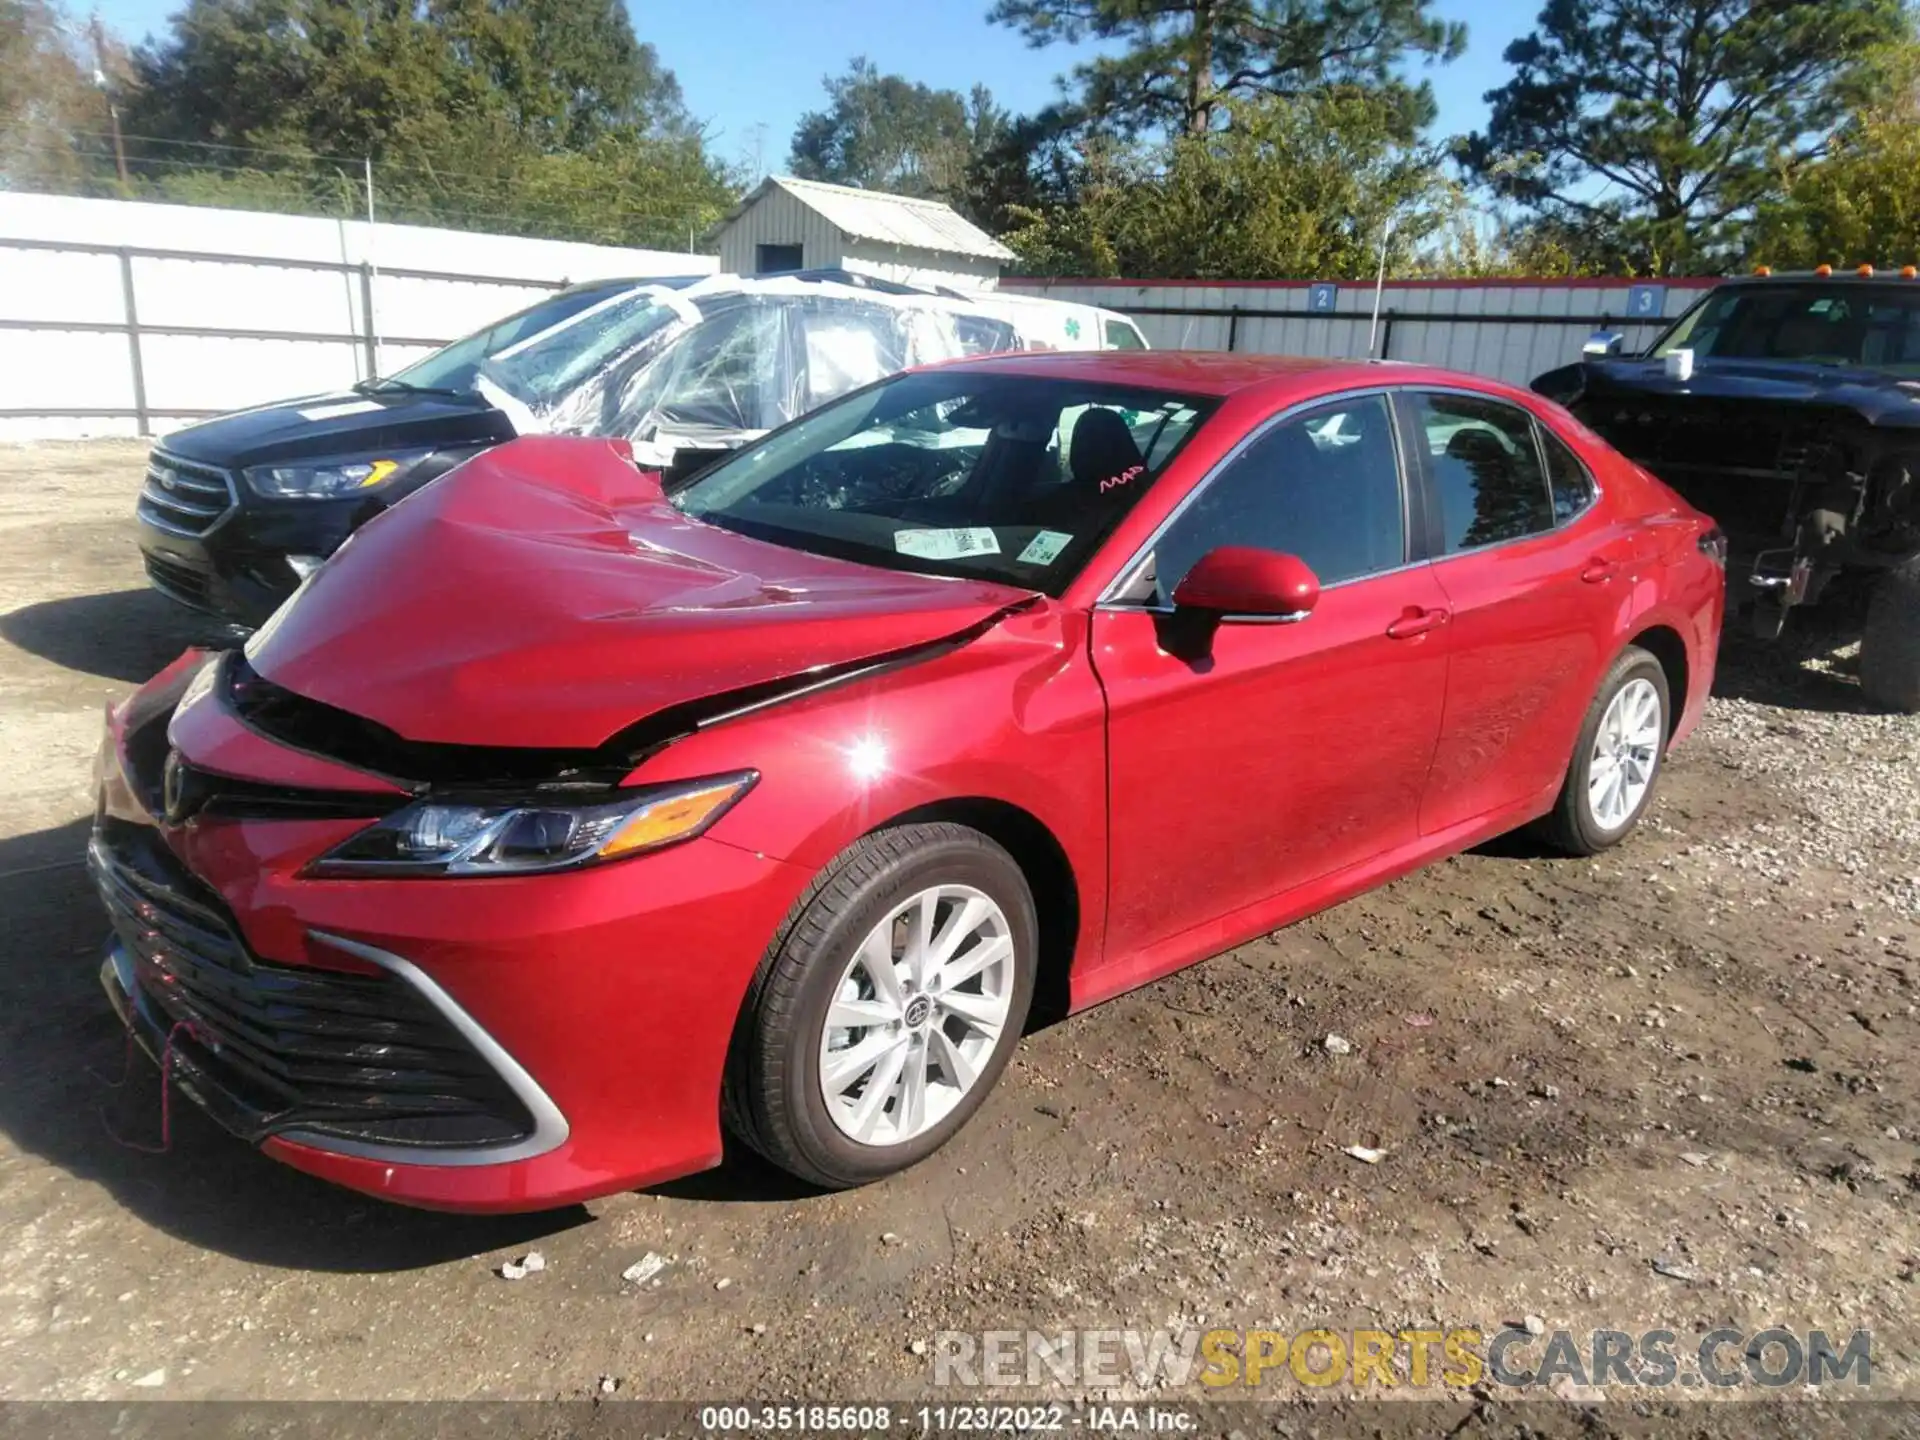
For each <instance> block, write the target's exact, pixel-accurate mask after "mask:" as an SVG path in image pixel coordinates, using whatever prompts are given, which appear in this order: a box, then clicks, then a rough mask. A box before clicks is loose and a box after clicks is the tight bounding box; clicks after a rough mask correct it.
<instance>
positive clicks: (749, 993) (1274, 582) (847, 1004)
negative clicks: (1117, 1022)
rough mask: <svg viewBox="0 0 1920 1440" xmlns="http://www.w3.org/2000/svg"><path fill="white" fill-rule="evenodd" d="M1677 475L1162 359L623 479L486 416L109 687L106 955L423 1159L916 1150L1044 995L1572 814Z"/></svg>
mask: <svg viewBox="0 0 1920 1440" xmlns="http://www.w3.org/2000/svg"><path fill="white" fill-rule="evenodd" d="M1723 564H1724V542H1723V541H1722V539H1721V537H1720V535H1719V532H1718V531H1717V530H1715V529H1714V527H1713V525H1712V523H1711V522H1710V521H1709V520H1708V519H1707V518H1706V517H1705V516H1703V515H1701V514H1700V513H1699V512H1697V511H1695V510H1693V509H1691V508H1689V507H1688V506H1687V505H1686V504H1685V503H1684V502H1683V501H1681V500H1680V499H1678V498H1677V497H1676V496H1675V495H1674V494H1673V493H1672V492H1671V491H1669V490H1668V489H1666V488H1665V487H1664V486H1663V485H1661V484H1660V483H1659V482H1658V481H1657V480H1655V479H1653V478H1652V477H1651V476H1649V475H1648V474H1647V473H1646V472H1645V471H1643V470H1640V469H1638V468H1637V467H1635V466H1634V465H1632V464H1631V463H1629V462H1628V461H1626V460H1624V459H1622V458H1621V457H1620V456H1619V455H1617V454H1616V453H1615V452H1613V451H1612V450H1610V449H1608V448H1607V447H1606V445H1605V444H1603V443H1602V442H1601V441H1600V440H1598V439H1596V438H1595V437H1594V436H1593V435H1592V434H1590V433H1589V432H1588V431H1586V430H1585V429H1583V428H1582V427H1581V426H1580V425H1579V424H1578V423H1577V422H1575V421H1574V420H1572V419H1571V418H1570V417H1569V416H1568V415H1567V414H1566V413H1565V412H1564V411H1562V410H1560V409H1559V408H1558V407H1557V406H1554V405H1552V404H1551V403H1549V402H1547V401H1544V400H1542V399H1540V398H1538V397H1536V396H1533V395H1529V394H1526V393H1524V392H1521V391H1518V390H1513V389H1510V388H1508V387H1506V386H1503V385H1498V384H1494V383H1491V382H1488V381H1484V380H1479V379H1474V378H1470V377H1467V376H1463V375H1455V374H1450V373H1446V372H1443V371H1438V370H1426V369H1416V368H1409V367H1405V366H1398V365H1365V364H1345V363H1324V362H1307V361H1292V360H1276V359H1271V358H1259V357H1250V356H1239V355H1198V354H1177V353H1173V354H1170V353H1163V352H1144V353H1142V352H1132V353H1128V352H1120V353H1096V354H1075V355H1062V354H1042V355H1017V356H1003V357H998V358H993V359H982V360H974V361H964V362H960V363H957V364H952V365H946V366H941V367H937V368H934V369H930V370H923V371H918V372H913V373H909V374H905V375H900V376H896V377H894V378H892V379H889V380H884V381H881V382H880V383H878V384H876V385H873V386H871V387H869V388H867V389H865V390H862V391H859V392H857V393H855V394H853V395H850V396H848V397H846V398H844V399H842V400H839V401H836V402H835V403H833V404H830V405H828V406H826V407H825V408H824V409H821V410H818V411H816V412H814V413H813V414H811V415H809V416H807V417H806V418H804V419H802V420H800V421H798V422H796V423H794V424H792V425H789V426H787V427H786V428H785V429H783V430H780V431H777V432H775V433H774V434H772V435H770V436H768V437H767V438H766V439H765V440H763V441H761V442H760V443H758V444H756V445H753V446H751V447H749V448H747V449H744V450H741V451H738V452H736V453H734V454H733V455H731V456H730V457H728V458H727V459H725V460H723V461H721V462H720V463H718V464H717V465H715V466H714V467H713V468H711V469H709V470H707V471H706V472H705V473H704V474H703V475H702V476H701V477H700V478H698V479H697V480H695V481H694V482H693V483H691V484H690V485H689V486H687V487H686V488H684V489H681V490H679V491H678V492H677V493H675V494H673V495H671V496H669V495H667V494H665V493H664V492H663V491H662V489H661V486H660V484H659V481H658V478H657V477H655V476H653V475H649V474H646V473H643V472H641V471H639V470H638V469H636V468H635V466H634V465H633V464H632V463H631V461H630V459H629V458H628V457H627V455H626V453H625V452H624V451H623V450H622V449H621V447H619V446H618V445H617V444H614V443H610V442H605V441H592V440H559V439H546V438H529V439H524V440H520V441H517V442H515V443H513V444H510V445H507V446H504V447H502V448H500V449H497V450H493V451H490V452H489V453H487V454H485V455H482V456H480V457H478V458H476V459H473V460H470V461H468V462H467V463H466V464H465V465H463V466H461V467H460V468H459V469H458V470H457V471H455V472H453V473H452V474H451V475H449V476H448V477H447V478H445V479H443V480H441V481H439V482H437V483H435V484H434V485H431V486H429V487H427V488H425V489H424V490H422V491H420V492H419V493H418V494H416V495H414V496H412V497H411V498H409V499H408V500H407V501H406V502H405V503H404V504H401V505H398V506H396V507H394V508H393V509H392V510H391V511H389V512H388V513H386V514H384V515H382V516H381V517H380V518H378V519H377V520H375V521H374V522H373V523H371V524H370V525H368V526H366V527H365V528H364V529H362V530H361V531H360V532H359V533H358V534H357V535H356V536H355V537H354V538H353V540H352V541H351V542H350V543H349V544H348V545H347V546H346V548H345V549H343V550H342V551H341V552H340V553H339V554H338V555H337V556H336V557H335V558H334V559H333V560H331V561H330V562H329V563H328V564H327V565H326V566H324V567H322V568H321V569H320V570H319V571H318V572H316V573H315V574H314V575H313V576H312V577H311V578H310V579H309V580H308V582H307V583H306V584H305V585H304V586H303V587H302V589H301V592H300V593H298V594H297V595H295V597H294V598H293V599H292V600H291V601H289V602H288V604H287V605H286V606H285V607H284V608H283V609H282V610H281V611H280V612H279V613H278V614H277V615H275V616H274V618H273V619H272V621H271V622H270V623H269V624H268V625H267V626H266V627H264V628H263V629H262V630H261V631H260V632H259V633H258V634H256V635H255V636H254V637H253V639H252V641H251V642H250V643H249V644H248V645H247V647H246V649H245V651H244V652H233V653H226V654H220V655H208V654H205V653H199V652H194V653H189V654H188V655H185V656H183V657H181V659H180V660H179V661H177V662H176V663H175V664H174V665H173V666H171V667H170V668H169V669H168V670H167V671H166V672H165V673H163V674H161V675H160V676H158V677H156V678H155V679H154V680H153V681H152V682H150V683H149V684H148V685H147V686H146V687H144V688H143V689H142V690H141V691H139V692H138V693H137V694H136V695H135V696H133V697H132V698H131V699H130V700H128V701H127V702H126V703H125V704H123V705H121V706H119V707H118V708H116V709H114V710H113V711H112V712H111V713H110V716H109V724H108V735H107V738H106V742H105V744H104V746H103V748H102V752H101V760H100V767H99V775H100V798H99V809H98V819H97V823H96V826H95V830H94V834H93V839H92V844H91V861H92V866H93V870H94V873H95V876H96V878H97V881H98V885H99V890H100V893H101V895H102V897H103V898H104V900H105V902H106V907H107V909H108V911H109V913H110V915H111V917H112V921H113V928H114V933H115V938H114V939H113V941H112V943H111V945H110V947H109V952H108V955H107V958H106V962H105V965H104V966H103V971H102V979H103V981H104V983H105V985H106V988H107V992H108V994H109V996H110V997H111V999H112V1002H113V1004H114V1006H115V1007H116V1008H117V1009H118V1011H119V1013H120V1015H121V1016H122V1018H123V1019H124V1020H125V1022H126V1023H127V1024H128V1026H129V1027H131V1029H132V1030H133V1032H134V1033H135V1034H136V1035H137V1036H138V1037H140V1039H141V1040H142V1042H143V1043H144V1044H145V1046H146V1047H147V1049H148V1050H149V1051H150V1052H151V1053H153V1054H154V1055H155V1056H156V1057H158V1058H160V1059H161V1062H162V1064H163V1066H164V1067H165V1068H166V1069H167V1071H168V1073H169V1075H170V1077H171V1079H172V1081H173V1082H174V1083H177V1084H178V1085H179V1087H180V1088H181V1089H182V1090H183V1091H185V1092H186V1093H187V1094H188V1095H190V1096H191V1097H192V1098H193V1099H195V1100H196V1101H198V1102H199V1103H200V1104H201V1105H203V1106H204V1107H205V1108H206V1109H207V1110H208V1111H209V1112H211V1113H212V1114H213V1115H214V1116H215V1117H216V1118H217V1119H218V1120H219V1121H220V1122H221V1123H222V1124H224V1125H225V1126H226V1127H227V1128H229V1129H230V1130H232V1131H233V1132H234V1133H236V1134H237V1135H239V1136H240V1137H241V1138H243V1139H244V1140H247V1141H249V1142H252V1143H255V1144H258V1145H260V1146H262V1147H263V1148H264V1149H265V1150H266V1151H267V1152H268V1153H270V1154H272V1155H274V1156H276V1157H277V1158H279V1159H281V1160H283V1161H285V1162H286V1163H288V1164H290V1165H295V1166H298V1167H299V1168H301V1169H303V1170H307V1171H311V1172H312V1173H314V1174H316V1175H321V1176H324V1177H326V1178H328V1179H330V1180H334V1181H337V1182H339V1183H341V1184H343V1185H348V1186H352V1187H354V1188H355V1189H359V1190H363V1191H366V1192H368V1193H370V1194H374V1195H380V1196H384V1197H387V1198H389V1199H393V1200H399V1201H405V1202H408V1203H412V1204H417V1205H425V1206H436V1207H444V1208H449V1209H463V1210H513V1209H533V1208H538V1207H543V1206H551V1205H557V1204H561V1203H564V1202H570V1201H575V1200H579V1199H583V1198H586V1197H589V1196H594V1195H601V1194H606V1193H608V1192H612V1191H616V1190H620V1189H625V1188H629V1187H633V1186H638V1185H644V1184H648V1183H651V1182H655V1181H659V1180H663V1179H667V1178H669V1177H672V1176H677V1175H682V1174H685V1173H687V1172H689V1171H693V1170H698V1169H701V1168H703V1167H705V1166H710V1165H712V1164H714V1163H716V1162H717V1161H718V1160H719V1158H720V1154H721V1134H722V1130H723V1128H725V1129H729V1130H731V1131H732V1132H733V1133H734V1134H735V1135H736V1136H738V1137H739V1138H740V1139H741V1140H743V1141H745V1142H746V1143H748V1144H749V1145H751V1146H753V1147H754V1148H755V1149H757V1150H759V1151H760V1152H761V1153H763V1154H764V1155H766V1156H768V1157H769V1158H770V1159H772V1160H773V1161H774V1162H776V1163H777V1164H779V1165H781V1166H784V1167H785V1168H786V1169H788V1170H790V1171H792V1172H793V1173H794V1174H796V1175H798V1176H801V1177H804V1178H805V1179H806V1180H809V1181H812V1182H815V1183H817V1184H820V1185H823V1186H845V1185H856V1184H859V1183H862V1182H864V1181H869V1180H873V1179H875V1178H877V1177H879V1176H883V1175H886V1174H888V1173H890V1172H892V1171H895V1170H899V1169H901V1168H902V1167H904V1166H907V1165H911V1164H913V1163H914V1162H915V1161H917V1160H919V1159H921V1158H922V1157H924V1156H926V1155H927V1154H928V1153H930V1152H931V1151H933V1150H935V1149H937V1148H938V1147H939V1146H940V1145H941V1144H943V1143H944V1142H945V1141H946V1140H947V1139H948V1138H949V1137H951V1136H952V1135H953V1134H954V1132H955V1131H957V1130H958V1129H959V1128H960V1127H961V1126H962V1125H964V1124H965V1123H966V1121H967V1119H968V1117H969V1116H971V1115H972V1114H973V1112H974V1111H975V1110H976V1109H978V1108H979V1106H980V1104H981V1102H982V1101H983V1100H984V1099H985V1097H986V1095H987V1092H988V1091H989V1090H990V1089H991V1088H992V1086H993V1084H994V1081H995V1079H996V1078H997V1077H998V1076H999V1074H1000V1072H1001V1071H1002V1070H1003V1069H1004V1068H1005V1066H1006V1064H1007V1060H1008V1056H1009V1054H1010V1052H1011V1051H1012V1049H1013V1047H1014V1046H1015V1045H1017V1044H1018V1043H1019V1038H1020V1034H1021V1031H1022V1028H1023V1027H1024V1026H1025V1024H1026V1023H1027V1021H1028V1018H1029V1014H1030V1011H1037V1010H1041V1009H1075V1008H1080V1007H1085V1006H1088V1005H1093V1004H1096V1003H1098V1002H1099V1001H1102V1000H1105V999H1107V998H1108V997H1109V996H1112V995H1115V994H1118V993H1119V992H1121V991H1123V990H1127V989H1129V988H1131V987H1133V986H1136V985H1140V984H1143V983H1144V982H1146V981H1149V980H1152V979H1153V978H1155V977H1156V976H1160V975H1164V974H1166V973H1167V972H1168V971H1170V970H1174V969H1177V968H1178V967H1180V966H1183V965H1188V964H1191V963H1193V962H1194V961H1196V960H1200V959H1202V958H1204V957H1206V956H1209V955H1212V954H1215V953H1217V952H1219V951H1221V950H1224V949H1226V948H1228V947H1229V946H1232V945H1235V944H1238V943H1239V942H1241V941H1244V940H1246V939H1247V938H1249V937H1250V936H1254V935H1258V934H1261V933H1263V932H1266V931H1269V930H1272V929H1273V928H1274V927H1275V926H1278V925H1283V924H1286V923H1287V922H1289V921H1291V920H1294V919H1297V918H1299V917H1300V916H1303V915H1306V914H1308V913H1310V912H1312V911H1316V910H1319V909H1321V908H1323V907H1325V906H1328V905H1331V904H1333V903H1335V902H1336V901H1339V900H1342V899H1344V898H1345V897H1347V896H1350V895H1353V894H1355V893H1357V892H1359V891H1362V890H1365V889H1367V888H1368V887H1370V886H1375V885H1379V884H1381V883H1382V882H1383V881H1385V880H1387V879H1389V878H1391V877H1392V876H1395V875H1398V874H1401V873H1403V872H1405V871H1407V870H1410V869H1412V868H1414V867H1416V866H1418V865H1422V864H1425V863H1426V862H1428V861H1430V860H1433V859H1435V858H1437V857H1439V856H1443V855H1447V854H1449V853H1451V852H1454V851H1457V850H1460V849H1462V848H1464V847H1466V846H1469V845H1473V844H1475V843H1476V842H1479V841H1482V840H1485V839H1487V838H1488V837H1490V836H1493V835H1496V834H1498V833H1500V832H1502V831H1506V830H1511V829H1513V828H1515V827H1518V826H1522V825H1526V824H1529V823H1534V822H1538V826H1539V829H1540V831H1541V833H1542V835H1543V837H1545V838H1546V839H1547V840H1548V841H1550V842H1551V843H1553V844H1556V845H1558V846H1560V847H1562V848H1564V849H1566V850H1569V851H1573V852H1575V853H1589V852H1593V851H1597V850H1600V849H1602V848H1604V847H1606V846H1608V845H1611V844H1613V843H1615V842H1616V841H1618V840H1620V839H1621V838H1622V837H1623V836H1624V835H1625V834H1626V833H1627V832H1628V831H1629V830H1630V829H1632V827H1633V825H1634V823H1635V821H1636V820H1638V819H1639V817H1640V815H1641V814H1642V813H1643V812H1644V810H1645V809H1646V806H1647V804H1648V802H1649V799H1650V797H1651V796H1652V794H1653V790H1654V786H1655V784H1656V781H1657V780H1658V777H1659V773H1660V766H1661V763H1662V759H1663V757H1664V756H1665V754H1666V751H1667V748H1668V746H1669V745H1670V744H1671V743H1672V742H1673V741H1674V740H1676V739H1678V738H1679V737H1681V736H1683V735H1684V734H1685V733H1686V732H1687V730H1688V729H1689V728H1690V727H1691V726H1692V725H1693V723H1694V722H1695V720H1696V719H1697V718H1698V716H1699V714H1700V710H1701V707H1702V704H1703V702H1704V700H1705V697H1706V695H1707V691H1708V687H1709V684H1710V681H1711V678H1712V674H1713V665H1714V653H1715V646H1716V643H1717V639H1718V634H1719V630H1720V624H1721V617H1722V608H1723V603H1724V594H1725V581H1724V571H1723Z"/></svg>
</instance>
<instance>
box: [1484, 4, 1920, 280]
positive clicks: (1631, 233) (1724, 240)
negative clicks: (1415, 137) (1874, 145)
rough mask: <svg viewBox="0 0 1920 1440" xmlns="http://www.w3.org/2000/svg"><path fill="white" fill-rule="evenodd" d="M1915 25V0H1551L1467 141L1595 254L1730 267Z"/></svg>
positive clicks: (1541, 212) (1506, 190)
mask: <svg viewBox="0 0 1920 1440" xmlns="http://www.w3.org/2000/svg"><path fill="white" fill-rule="evenodd" d="M1906 27H1907V15H1906V11H1905V8H1904V5H1903V4H1902V0H1548V3H1547V4H1546V6H1545V8H1543V9H1542V10H1541V11H1540V15H1539V19H1538V21H1537V28H1536V29H1535V31H1534V32H1533V33H1532V34H1531V35H1528V36H1526V37H1524V38H1522V39H1520V40H1516V41H1515V42H1514V43H1513V44H1512V45H1510V46H1509V47H1508V49H1507V52H1506V58H1507V62H1508V63H1509V64H1510V65H1512V66H1513V67H1514V74H1513V78H1512V79H1511V80H1509V81H1508V82H1507V84H1505V85H1503V86H1502V87H1500V88H1499V89H1498V90H1495V91H1493V92H1491V93H1490V94H1489V95H1488V97H1487V98H1488V100H1489V101H1490V102H1491V104H1492V107H1493V112H1492V116H1491V119H1490V121H1489V124H1488V128H1487V130H1486V132H1485V133H1484V134H1479V135H1474V136H1472V137H1470V138H1469V139H1468V140H1467V141H1466V142H1465V143H1464V144H1463V146H1462V147H1461V155H1462V158H1463V159H1464V160H1465V162H1466V163H1467V165H1468V166H1469V168H1470V169H1471V170H1472V171H1473V173H1475V174H1476V175H1477V176H1478V177H1479V178H1480V179H1481V180H1482V181H1483V182H1485V183H1486V184H1487V185H1488V186H1489V187H1490V188H1491V189H1492V190H1493V192H1494V193H1495V194H1497V195H1499V196H1502V197H1504V198H1506V199H1509V200H1512V201H1514V202H1517V203H1518V204H1520V205H1522V206H1524V207H1526V208H1527V209H1528V210H1530V211H1531V212H1533V213H1534V214H1536V215H1537V216H1539V217H1541V219H1542V220H1543V221H1546V222H1549V223H1550V224H1551V225H1552V226H1554V227H1555V228H1556V230H1557V233H1558V234H1559V235H1561V236H1562V237H1564V238H1565V239H1566V240H1567V241H1568V242H1570V244H1571V247H1572V252H1573V253H1574V254H1576V255H1577V256H1579V257H1580V258H1581V260H1582V262H1583V263H1593V262H1595V261H1600V262H1602V263H1605V264H1607V266H1608V268H1612V266H1613V265H1616V264H1624V265H1625V266H1626V267H1628V268H1631V269H1633V270H1635V271H1638V272H1640V273H1653V274H1677V273H1684V272H1687V271H1698V270H1711V269H1715V268H1718V267H1719V266H1721V265H1723V264H1725V263H1726V262H1727V261H1728V259H1729V258H1730V257H1731V256H1732V255H1734V254H1736V253H1737V251H1738V249H1739V247H1740V245H1741V241H1742V237H1743V234H1744V231H1745V230H1746V229H1747V227H1748V226H1749V225H1750V224H1751V222H1752V219H1753V216H1754V214H1755V211H1756V209H1757V208H1758V207H1759V206H1761V205H1762V204H1763V203H1764V202H1766V201H1767V200H1768V198H1769V196H1770V195H1771V194H1772V193H1773V192H1774V191H1775V190H1776V189H1777V183H1778V182H1777V177H1778V175H1779V173H1780V171H1781V169H1782V168H1783V167H1785V168H1787V169H1789V170H1795V171H1797V170H1799V169H1800V168H1802V167H1804V166H1805V165H1807V164H1808V163H1810V162H1811V161H1812V160H1814V159H1815V158H1816V157H1817V156H1819V155H1820V154H1821V152H1822V151H1823V149H1824V147H1825V145H1826V143H1827V140H1828V137H1829V136H1830V135H1831V134H1832V132H1833V130H1834V127H1835V126H1836V124H1837V123H1838V122H1839V121H1840V119H1841V117H1842V115H1843V113H1844V111H1845V107H1846V105H1847V103H1848V101H1849V99H1850V98H1852V97H1854V96H1855V95H1857V94H1858V93H1859V91H1860V89H1861V88H1862V86H1863V85H1866V84H1869V83H1870V77H1871V70H1872V67H1871V65H1870V63H1869V62H1870V59H1871V57H1872V55H1873V54H1874V53H1875V51H1876V50H1877V48H1878V47H1880V46H1882V45H1884V44H1885V43H1887V42H1888V41H1889V40H1891V39H1894V38H1896V37H1898V36H1900V35H1902V34H1904V33H1905V30H1906Z"/></svg>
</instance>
